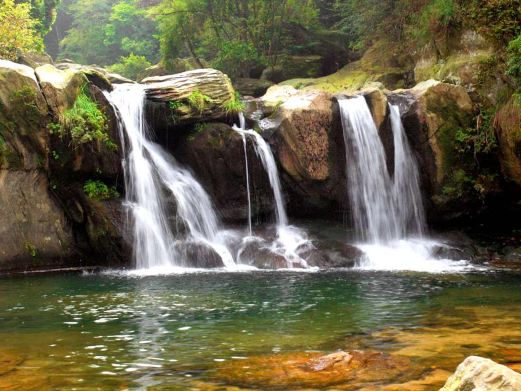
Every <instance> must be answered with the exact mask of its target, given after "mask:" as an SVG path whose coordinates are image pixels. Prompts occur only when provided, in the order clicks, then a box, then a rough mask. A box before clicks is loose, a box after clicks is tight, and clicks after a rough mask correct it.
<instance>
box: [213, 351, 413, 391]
mask: <svg viewBox="0 0 521 391" xmlns="http://www.w3.org/2000/svg"><path fill="white" fill-rule="evenodd" d="M410 371H411V362H410V360H409V359H408V358H406V357H401V356H391V355H387V354H384V353H379V352H369V351H367V352H366V351H358V350H354V351H352V352H336V353H332V354H328V355H323V354H321V353H312V352H296V353H287V354H279V355H266V356H255V357H250V358H248V359H246V360H241V361H229V362H225V363H223V364H221V365H220V366H219V367H218V368H217V371H216V374H215V377H216V380H218V381H219V382H223V383H226V384H229V385H234V386H239V387H252V388H260V389H284V390H287V389H300V388H313V389H315V388H325V387H332V386H341V389H345V390H351V389H352V390H358V389H360V388H361V386H364V385H369V384H371V383H375V382H385V383H389V382H392V381H395V380H399V378H400V377H402V376H403V375H404V374H405V373H410Z"/></svg>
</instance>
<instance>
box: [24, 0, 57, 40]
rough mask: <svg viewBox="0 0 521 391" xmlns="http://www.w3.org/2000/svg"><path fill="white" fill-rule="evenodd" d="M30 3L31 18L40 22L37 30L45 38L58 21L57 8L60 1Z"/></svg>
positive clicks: (47, 0) (31, 1)
mask: <svg viewBox="0 0 521 391" xmlns="http://www.w3.org/2000/svg"><path fill="white" fill-rule="evenodd" d="M26 1H27V0H26ZM30 3H31V16H32V17H33V18H34V19H36V20H38V21H39V23H38V26H37V28H38V31H39V32H40V36H42V37H43V36H45V34H47V33H48V32H49V31H50V29H51V26H52V25H53V23H54V22H55V20H56V8H57V6H58V4H59V3H60V0H30Z"/></svg>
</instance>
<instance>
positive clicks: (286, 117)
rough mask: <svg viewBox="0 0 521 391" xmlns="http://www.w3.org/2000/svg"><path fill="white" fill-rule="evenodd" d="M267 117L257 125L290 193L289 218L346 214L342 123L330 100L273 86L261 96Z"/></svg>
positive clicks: (288, 88)
mask: <svg viewBox="0 0 521 391" xmlns="http://www.w3.org/2000/svg"><path fill="white" fill-rule="evenodd" d="M262 105H263V106H264V107H265V108H266V109H267V111H268V113H269V112H270V111H274V112H273V114H271V116H269V117H267V118H265V119H264V120H262V121H261V127H263V131H264V134H265V137H267V138H268V139H269V140H270V142H271V143H272V144H273V147H274V153H275V155H276V157H277V160H278V161H279V162H280V165H281V168H282V170H281V176H282V180H283V182H284V187H285V189H287V191H288V193H289V194H288V196H289V199H288V201H289V202H288V208H289V211H290V213H295V214H298V215H313V214H319V213H330V214H331V213H332V214H336V213H338V212H339V211H341V210H344V209H345V207H346V205H345V198H346V188H345V186H346V185H345V183H346V180H345V174H344V172H345V152H344V141H343V137H342V129H341V122H340V118H339V115H338V110H337V106H336V105H335V103H334V101H333V97H332V96H331V95H329V94H326V93H322V92H297V91H296V90H295V89H294V88H292V87H289V86H283V87H273V88H270V90H268V92H267V94H266V95H265V96H264V97H262Z"/></svg>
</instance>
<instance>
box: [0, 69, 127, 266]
mask: <svg viewBox="0 0 521 391" xmlns="http://www.w3.org/2000/svg"><path fill="white" fill-rule="evenodd" d="M82 88H84V89H85V91H86V92H87V93H88V94H89V96H90V98H91V99H93V101H95V102H96V104H97V105H98V106H99V107H101V109H102V111H103V112H104V114H105V116H106V117H107V127H108V129H107V131H108V132H109V133H111V136H110V137H111V138H113V140H117V139H118V135H117V125H116V119H115V113H114V112H113V109H112V107H111V106H110V105H109V104H108V102H106V99H105V97H104V95H103V93H102V92H101V90H100V89H99V88H98V87H96V86H95V85H94V84H92V83H91V82H90V81H89V79H88V78H87V77H86V76H85V74H84V73H83V71H81V70H80V71H77V72H75V71H72V70H66V71H62V70H59V69H57V68H55V67H53V66H52V65H50V64H47V65H43V66H40V67H37V68H36V71H35V70H34V69H32V68H30V67H28V66H25V65H20V64H15V63H12V62H9V61H0V106H1V110H0V233H1V236H0V270H1V271H7V270H12V271H15V270H30V269H36V268H48V267H63V266H67V267H69V266H80V265H85V264H89V262H92V261H95V262H96V264H98V265H101V264H108V263H112V264H114V263H120V262H122V260H123V259H125V256H124V253H125V252H126V248H125V245H124V243H123V238H122V232H123V230H122V227H121V225H122V224H121V218H120V215H121V211H120V208H121V205H120V203H119V202H117V201H113V200H106V201H98V200H94V199H90V198H89V197H87V195H86V194H85V191H84V189H83V186H84V184H85V181H87V180H91V179H92V180H94V179H99V180H103V181H105V182H106V183H107V184H109V185H115V184H116V183H117V178H118V177H119V178H121V179H120V181H121V180H122V173H121V164H120V161H121V156H120V152H119V149H117V150H110V151H109V150H108V149H107V148H105V147H104V146H103V145H99V143H97V142H85V143H82V144H81V145H74V144H72V143H71V140H70V138H69V137H67V135H65V134H64V133H63V132H61V134H57V133H56V132H53V131H51V129H52V128H54V129H56V128H57V127H59V126H60V123H61V121H62V120H63V116H64V113H66V111H67V110H69V109H70V108H71V107H73V106H74V104H75V101H76V99H77V97H78V94H79V91H80V90H81V89H82Z"/></svg>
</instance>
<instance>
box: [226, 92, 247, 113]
mask: <svg viewBox="0 0 521 391" xmlns="http://www.w3.org/2000/svg"><path fill="white" fill-rule="evenodd" d="M245 108H246V105H245V104H244V102H242V100H241V96H240V94H239V93H238V92H235V95H234V97H233V99H230V100H229V101H227V102H226V103H224V105H223V109H224V111H225V112H226V114H237V113H240V112H242V111H244V110H245Z"/></svg>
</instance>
